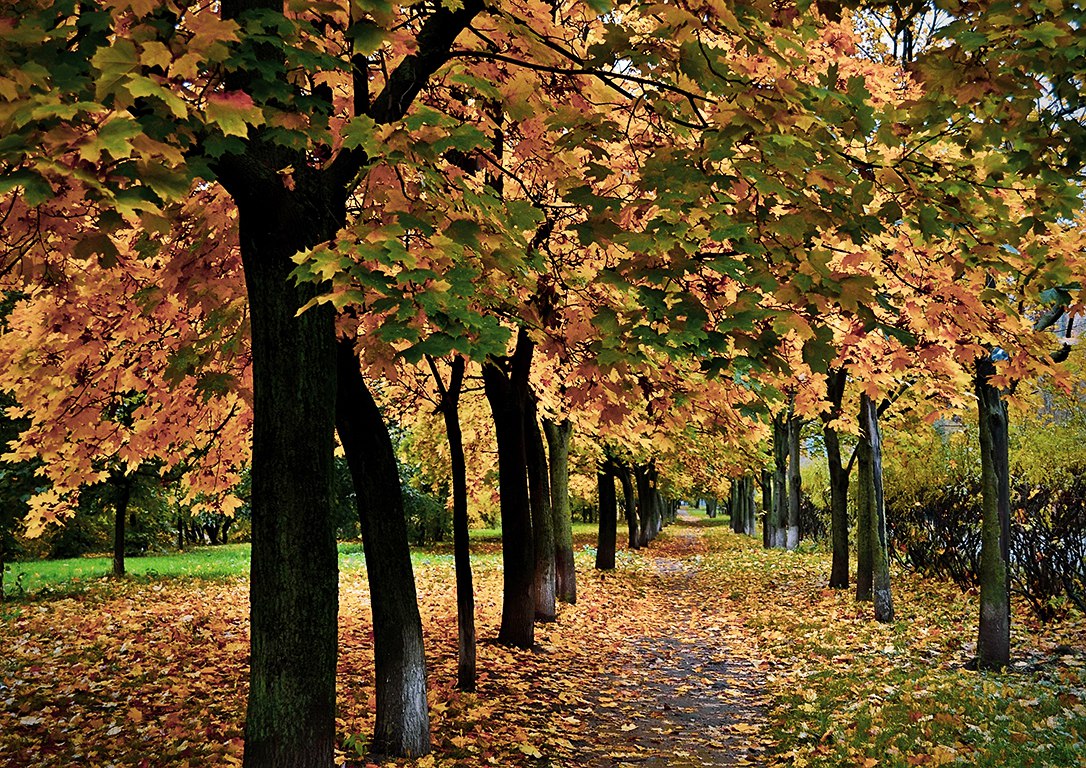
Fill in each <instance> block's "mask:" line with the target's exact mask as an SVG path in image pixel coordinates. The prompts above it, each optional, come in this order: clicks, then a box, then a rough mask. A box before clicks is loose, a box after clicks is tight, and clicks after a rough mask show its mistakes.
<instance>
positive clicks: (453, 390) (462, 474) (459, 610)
mask: <svg viewBox="0 0 1086 768" xmlns="http://www.w3.org/2000/svg"><path fill="white" fill-rule="evenodd" d="M426 361H427V363H428V364H429V366H430V372H431V373H432V374H433V376H434V382H435V384H436V386H437V389H438V396H439V398H440V400H439V405H438V410H440V411H441V417H442V419H443V420H444V422H445V436H446V438H447V439H448V441H449V474H450V475H451V476H452V504H453V568H454V569H455V574H456V628H457V639H458V643H457V663H456V687H457V688H459V689H460V690H462V691H474V690H475V676H476V653H475V588H474V585H473V584H472V574H471V546H470V539H469V531H468V479H467V461H466V460H465V457H464V436H463V432H462V431H461V429H460V393H461V392H462V391H463V385H464V368H465V361H464V358H463V357H461V356H460V355H456V356H455V357H454V358H453V360H452V363H451V365H450V374H449V384H448V386H446V385H445V382H444V380H443V379H442V378H441V373H440V371H438V369H437V364H436V363H435V362H434V360H433V358H431V357H427V358H426Z"/></svg>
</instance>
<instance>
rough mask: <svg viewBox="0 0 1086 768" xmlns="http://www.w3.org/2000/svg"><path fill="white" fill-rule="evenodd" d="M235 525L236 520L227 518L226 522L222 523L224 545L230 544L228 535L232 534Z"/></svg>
mask: <svg viewBox="0 0 1086 768" xmlns="http://www.w3.org/2000/svg"><path fill="white" fill-rule="evenodd" d="M233 525H234V519H233V518H231V517H228V518H226V519H225V520H223V521H222V537H221V540H222V543H223V544H226V543H228V539H227V534H229V533H230V528H231V526H233Z"/></svg>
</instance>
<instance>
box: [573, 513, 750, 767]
mask: <svg viewBox="0 0 1086 768" xmlns="http://www.w3.org/2000/svg"><path fill="white" fill-rule="evenodd" d="M705 549H706V543H705V541H704V537H703V533H702V531H700V530H699V529H698V528H692V527H690V521H688V520H682V519H680V521H679V523H678V524H677V525H676V526H675V528H674V530H673V531H669V532H668V533H666V534H665V535H664V537H663V538H662V539H659V540H657V541H655V542H653V544H652V545H651V546H650V547H649V548H648V549H647V550H645V551H644V552H643V553H642V556H643V557H646V558H647V559H648V562H649V564H650V566H651V569H652V571H651V574H650V579H649V582H650V585H651V586H650V589H649V590H648V591H647V594H646V600H647V601H649V602H650V603H651V605H650V606H646V608H649V609H651V610H653V611H655V612H657V615H658V617H659V619H660V620H661V621H660V622H659V626H662V627H665V628H666V627H670V628H671V629H672V631H671V632H670V633H661V634H660V635H658V636H636V637H631V638H630V640H629V645H628V647H627V648H625V649H623V652H622V653H621V654H620V655H618V654H616V656H617V657H616V659H615V664H614V668H613V672H612V673H611V674H610V675H609V676H608V677H607V678H605V679H600V680H599V681H598V688H597V689H596V690H595V691H592V692H589V694H588V695H587V696H586V697H585V704H582V706H580V707H578V708H577V709H576V710H575V712H574V713H573V715H574V717H576V718H577V719H579V720H580V721H581V722H580V723H579V724H578V727H577V728H576V731H577V734H576V737H574V736H571V737H570V740H571V741H573V742H574V744H575V745H576V746H577V747H578V748H579V751H580V752H581V754H580V756H579V760H578V763H577V764H578V765H584V766H591V767H592V768H624V767H625V766H637V767H638V768H642V767H643V768H657V767H661V768H662V767H664V766H671V767H673V768H695V767H697V768H701V767H705V766H711V767H714V768H715V767H716V766H760V765H766V764H767V760H766V759H765V757H764V750H765V748H764V745H763V744H762V743H761V742H760V735H761V731H762V724H763V723H764V722H765V719H766V711H767V706H766V705H767V702H766V700H765V698H764V694H763V687H764V675H763V673H762V672H761V671H760V670H759V668H758V664H757V663H756V662H755V661H754V660H752V659H751V658H749V656H747V655H744V653H743V651H744V649H743V648H737V647H734V646H735V645H736V642H735V640H734V633H727V632H721V631H720V624H719V622H718V621H714V618H715V617H714V616H713V615H712V608H711V606H712V603H713V602H714V601H715V599H717V598H719V597H720V596H719V595H706V594H705V586H706V585H705V582H704V581H703V580H702V579H700V578H699V573H700V571H699V567H698V563H699V561H700V559H701V554H702V553H704V552H705ZM729 634H730V635H731V637H728V636H727V635H729Z"/></svg>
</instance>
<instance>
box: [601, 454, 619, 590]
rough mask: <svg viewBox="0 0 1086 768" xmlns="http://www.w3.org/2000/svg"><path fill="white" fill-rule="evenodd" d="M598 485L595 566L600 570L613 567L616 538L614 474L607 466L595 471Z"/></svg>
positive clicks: (616, 504) (616, 511) (616, 503)
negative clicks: (598, 512) (598, 510)
mask: <svg viewBox="0 0 1086 768" xmlns="http://www.w3.org/2000/svg"><path fill="white" fill-rule="evenodd" d="M596 481H597V484H598V486H599V500H600V523H599V534H598V536H597V538H596V568H597V569H598V570H601V571H607V570H611V569H613V568H614V567H615V543H616V539H617V538H618V502H617V500H616V499H615V476H614V475H613V474H611V471H610V469H609V468H605V467H600V469H599V471H598V472H597V473H596Z"/></svg>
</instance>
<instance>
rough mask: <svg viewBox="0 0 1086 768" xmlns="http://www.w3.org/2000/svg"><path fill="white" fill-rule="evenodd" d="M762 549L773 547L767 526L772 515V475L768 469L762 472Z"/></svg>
mask: <svg viewBox="0 0 1086 768" xmlns="http://www.w3.org/2000/svg"><path fill="white" fill-rule="evenodd" d="M761 485H762V548H763V549H769V548H770V547H771V546H773V540H772V534H771V530H770V525H769V519H770V516H771V515H772V514H773V473H772V472H771V471H770V470H768V469H763V470H762V483H761Z"/></svg>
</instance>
